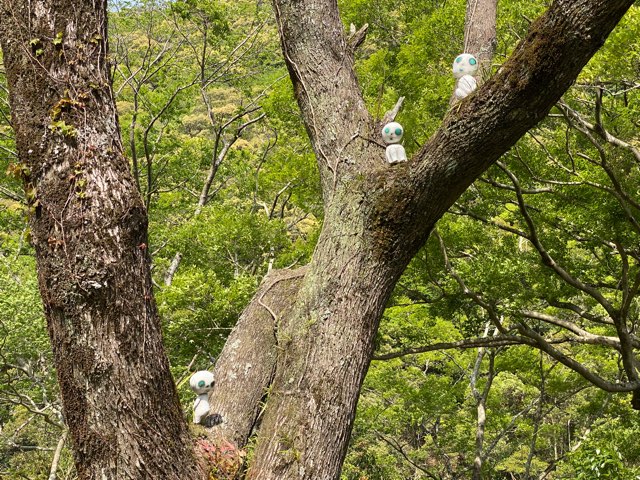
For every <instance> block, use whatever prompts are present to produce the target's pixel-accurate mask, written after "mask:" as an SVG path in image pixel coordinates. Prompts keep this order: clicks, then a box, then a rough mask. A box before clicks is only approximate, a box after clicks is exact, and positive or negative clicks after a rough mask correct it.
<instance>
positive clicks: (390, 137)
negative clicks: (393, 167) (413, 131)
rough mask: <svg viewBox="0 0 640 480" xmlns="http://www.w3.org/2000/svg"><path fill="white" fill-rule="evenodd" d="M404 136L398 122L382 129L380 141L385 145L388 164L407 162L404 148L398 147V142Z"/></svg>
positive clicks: (388, 124)
mask: <svg viewBox="0 0 640 480" xmlns="http://www.w3.org/2000/svg"><path fill="white" fill-rule="evenodd" d="M403 135H404V130H403V129H402V125H400V124H399V123H398V122H391V123H387V124H386V125H385V126H384V127H382V139H383V140H384V142H385V143H386V144H388V145H387V151H386V157H387V162H389V163H398V162H406V161H407V153H406V152H405V151H404V147H403V146H402V145H400V140H402V136H403Z"/></svg>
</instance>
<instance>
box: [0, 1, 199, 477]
mask: <svg viewBox="0 0 640 480" xmlns="http://www.w3.org/2000/svg"><path fill="white" fill-rule="evenodd" d="M106 38H107V18H106V2H105V1H98V2H94V1H88V0H82V1H76V2H63V1H57V0H31V1H26V0H17V1H16V0H2V1H0V40H1V42H2V49H3V52H4V63H5V67H6V71H7V78H8V82H9V90H10V96H11V107H12V115H13V125H14V127H15V131H16V140H17V148H18V153H19V157H20V161H21V162H22V163H21V169H22V172H23V177H24V183H25V189H26V192H27V196H28V200H29V208H30V227H31V238H32V242H33V245H34V247H35V251H36V258H37V267H38V277H39V284H40V292H41V294H42V299H43V303H44V309H45V314H46V317H47V323H48V331H49V335H50V338H51V343H52V346H53V352H54V357H55V364H56V369H57V375H58V381H59V383H60V391H61V395H62V401H63V406H64V414H65V421H66V423H67V425H68V426H69V432H70V436H71V439H72V441H73V451H74V454H75V462H76V467H77V471H78V475H79V477H80V478H82V479H89V478H95V479H98V478H99V479H114V480H115V479H117V480H123V479H142V478H148V479H161V478H162V479H195V478H199V476H200V472H199V470H198V468H197V466H196V462H195V461H194V455H193V453H192V448H191V442H190V438H189V435H188V430H187V428H186V423H185V421H184V419H183V415H182V411H181V408H180V404H179V402H178V396H177V392H176V389H175V386H174V383H173V380H172V378H171V374H170V371H169V366H168V362H167V358H166V355H165V353H164V350H163V347H162V339H161V332H160V323H159V321H158V316H157V314H156V307H155V301H154V297H153V291H152V285H151V278H150V272H149V253H148V249H147V216H146V211H145V208H144V206H143V203H142V199H141V197H140V194H139V192H138V190H137V188H136V186H135V181H134V179H133V177H132V175H131V174H130V171H129V164H128V162H127V160H126V159H125V158H124V156H123V154H122V145H121V140H120V132H119V126H118V120H117V115H116V111H115V102H114V99H113V97H112V90H111V85H110V80H109V75H108V66H107V57H106V52H107V43H106Z"/></svg>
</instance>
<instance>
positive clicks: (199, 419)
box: [189, 370, 222, 427]
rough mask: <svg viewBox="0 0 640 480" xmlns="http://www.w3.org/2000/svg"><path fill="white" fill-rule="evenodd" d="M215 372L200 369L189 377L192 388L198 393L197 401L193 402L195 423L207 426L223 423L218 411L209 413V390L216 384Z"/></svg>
mask: <svg viewBox="0 0 640 480" xmlns="http://www.w3.org/2000/svg"><path fill="white" fill-rule="evenodd" d="M214 383H215V382H214V378H213V373H211V372H209V371H208V370H200V371H198V372H196V373H194V374H193V375H191V378H190V379H189V386H190V387H191V390H193V391H194V392H196V393H197V394H198V398H196V400H195V402H193V423H199V424H202V425H204V426H205V427H213V426H214V425H218V424H219V423H222V417H221V416H220V415H218V414H217V413H216V414H214V415H209V409H210V408H211V407H210V405H209V392H210V391H211V389H212V388H213V384H214Z"/></svg>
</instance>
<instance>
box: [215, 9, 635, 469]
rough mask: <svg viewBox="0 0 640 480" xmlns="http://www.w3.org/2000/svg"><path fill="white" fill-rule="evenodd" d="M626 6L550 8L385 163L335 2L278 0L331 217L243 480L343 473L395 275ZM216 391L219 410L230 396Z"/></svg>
mask: <svg viewBox="0 0 640 480" xmlns="http://www.w3.org/2000/svg"><path fill="white" fill-rule="evenodd" d="M632 3H633V1H632V0H613V1H612V0H595V1H594V0H589V1H587V0H578V1H576V0H558V1H556V2H554V3H553V4H552V6H551V7H550V8H549V10H548V11H547V12H546V14H544V15H543V16H542V17H541V18H540V19H539V20H537V21H536V22H535V23H534V24H533V25H532V27H531V30H530V33H529V35H528V36H527V37H526V38H525V39H524V40H523V41H522V42H521V43H520V45H519V46H518V47H517V48H516V50H515V52H514V54H513V56H512V58H511V59H510V60H509V61H508V62H507V63H505V65H503V67H502V69H501V71H500V72H499V73H498V74H496V75H495V76H494V77H493V78H492V79H490V80H489V81H487V82H486V83H485V85H484V86H483V87H481V88H480V89H479V90H478V91H477V92H476V93H475V94H474V95H473V96H472V97H470V98H469V99H468V100H464V101H463V102H462V103H461V105H460V108H459V109H455V110H453V111H452V112H450V114H449V116H448V117H447V118H446V119H445V120H444V123H443V126H442V127H441V128H440V130H439V131H438V132H437V133H436V134H435V135H434V137H433V138H432V139H431V140H430V141H429V142H428V143H427V144H426V145H425V146H424V147H423V148H422V149H421V150H420V152H418V154H417V155H416V156H415V157H414V158H413V159H411V160H410V161H409V162H407V163H406V164H399V165H396V166H389V165H388V164H387V163H386V162H385V160H384V149H382V148H380V147H378V146H377V145H375V144H374V143H373V142H370V141H369V140H368V139H370V138H377V137H378V135H379V132H378V129H379V126H378V125H376V124H375V122H374V121H373V120H372V119H371V117H370V116H369V114H368V112H367V111H366V108H365V106H364V101H363V99H362V95H361V93H360V89H359V87H358V83H357V80H356V77H355V74H354V72H353V57H352V48H351V47H350V46H349V44H348V42H347V41H346V40H345V37H344V35H343V26H342V22H341V21H340V18H339V15H338V10H337V5H336V2H335V0H300V1H297V2H289V1H285V0H274V8H275V11H276V19H277V23H278V27H279V31H280V36H281V41H282V49H283V53H284V56H285V60H286V63H287V66H288V68H289V73H290V77H291V80H292V82H293V85H294V91H295V94H296V98H297V101H298V104H299V106H300V109H301V111H302V115H303V118H304V121H305V124H306V126H307V132H308V134H309V136H310V138H311V141H312V144H313V147H314V150H315V153H316V157H317V160H318V164H319V168H320V174H321V180H322V187H323V194H324V201H325V220H324V224H323V231H322V233H321V235H320V238H319V241H318V245H317V247H316V250H315V252H314V256H313V259H312V261H311V263H310V265H309V269H308V271H307V273H306V275H305V277H304V279H303V280H302V282H301V285H300V288H299V290H298V293H297V295H296V297H295V300H294V299H291V301H292V303H294V306H293V307H292V310H291V313H290V315H287V316H286V317H285V319H284V321H282V322H281V323H280V324H279V327H278V329H277V348H276V351H277V353H278V357H277V361H276V370H275V375H274V378H273V381H272V383H271V386H270V388H269V390H268V392H269V394H268V399H267V402H266V407H265V411H264V415H263V420H262V424H261V427H260V431H259V434H258V442H257V446H256V449H255V452H254V460H253V463H252V465H251V466H250V470H249V473H248V477H249V478H251V479H256V480H257V479H260V480H270V479H319V478H322V479H336V478H338V477H339V474H340V468H341V465H342V462H343V460H344V456H345V453H346V449H347V444H348V440H349V435H350V432H351V427H352V424H353V419H354V413H355V409H356V404H357V399H358V394H359V390H360V386H361V383H362V380H363V378H364V375H365V373H366V370H367V367H368V365H369V361H370V358H371V353H372V350H373V339H374V336H375V333H376V330H377V327H378V323H379V320H380V317H381V315H382V312H383V310H384V306H385V303H386V301H387V299H388V298H389V295H390V293H391V291H392V289H393V287H394V285H395V283H396V281H397V279H398V278H399V276H400V275H401V273H402V271H403V270H404V268H405V267H406V265H407V263H408V262H409V260H410V259H411V258H412V256H413V255H414V254H415V253H416V251H417V250H418V249H419V248H420V247H421V246H422V245H423V244H424V242H425V241H426V239H427V237H428V235H429V232H430V231H431V229H432V228H433V226H434V225H435V222H436V221H437V220H438V219H439V218H440V217H441V216H442V214H443V213H444V212H445V211H446V210H447V209H448V208H449V206H450V205H451V204H452V203H453V202H454V201H455V200H456V199H457V198H458V196H459V195H460V194H461V193H462V192H463V191H464V189H466V188H467V187H468V186H469V184H470V183H471V182H472V181H473V180H474V179H475V178H477V177H478V175H480V174H481V173H482V172H483V171H484V170H485V169H486V168H488V167H489V166H490V165H491V164H492V163H493V162H494V161H495V160H496V159H497V158H498V157H499V156H500V155H501V154H502V153H504V152H505V151H506V150H507V149H508V148H510V147H511V146H512V145H513V144H514V143H515V142H516V141H517V140H518V139H519V138H520V137H521V136H522V135H523V134H524V133H525V132H526V131H527V130H528V129H529V128H531V127H532V126H533V125H535V124H536V123H537V122H538V121H540V120H541V119H542V118H544V116H546V114H547V113H548V111H549V110H550V108H551V107H552V106H553V104H554V103H555V102H556V101H557V99H558V98H559V97H560V96H561V95H562V93H563V92H564V91H565V90H566V89H567V88H568V87H569V85H570V84H571V83H572V82H573V81H574V80H575V78H576V76H577V74H578V73H579V71H580V70H581V68H582V67H583V66H584V65H585V63H586V62H587V61H588V59H589V58H590V57H591V56H592V55H593V54H594V53H595V51H596V50H597V49H598V48H599V47H600V46H601V45H602V43H603V42H604V39H605V38H606V36H607V35H608V34H609V32H610V31H611V30H612V29H613V27H614V26H615V24H616V23H617V22H618V21H619V19H620V18H621V17H622V15H623V14H624V13H625V11H626V10H627V9H628V8H629V7H630V6H631V4H632ZM246 323H247V324H248V322H246ZM228 348H232V347H231V346H230V344H228V345H227V346H226V347H225V350H226V349H228ZM254 353H255V350H254ZM241 356H242V352H239V351H236V352H235V355H234V357H233V358H235V359H236V361H240V359H241ZM219 368H223V367H221V366H219ZM220 394H221V395H223V396H224V397H225V398H218V399H217V400H218V405H219V408H221V407H222V405H224V404H226V403H233V402H234V399H233V395H232V394H224V393H220ZM214 396H215V394H214ZM212 411H213V412H215V410H212Z"/></svg>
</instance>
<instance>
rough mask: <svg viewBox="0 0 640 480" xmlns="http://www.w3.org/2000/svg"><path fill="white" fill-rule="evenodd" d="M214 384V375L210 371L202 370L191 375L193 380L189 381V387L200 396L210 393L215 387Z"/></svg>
mask: <svg viewBox="0 0 640 480" xmlns="http://www.w3.org/2000/svg"><path fill="white" fill-rule="evenodd" d="M213 384H214V380H213V373H211V372H210V371H208V370H200V371H198V372H196V373H194V374H193V375H191V378H190V379H189V386H190V387H191V390H193V391H194V392H196V393H197V394H198V395H202V394H203V393H208V392H209V390H211V388H212V387H213Z"/></svg>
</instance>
